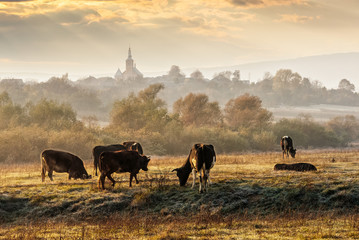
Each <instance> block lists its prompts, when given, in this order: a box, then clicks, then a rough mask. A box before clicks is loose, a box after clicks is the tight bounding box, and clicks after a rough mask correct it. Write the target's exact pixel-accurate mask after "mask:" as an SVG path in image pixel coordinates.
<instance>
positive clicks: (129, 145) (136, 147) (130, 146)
mask: <svg viewBox="0 0 359 240" xmlns="http://www.w3.org/2000/svg"><path fill="white" fill-rule="evenodd" d="M122 145H123V146H125V147H126V149H127V150H128V151H137V152H138V153H139V154H141V155H142V154H143V149H142V146H141V144H140V143H138V142H134V141H130V142H123V143H122Z"/></svg>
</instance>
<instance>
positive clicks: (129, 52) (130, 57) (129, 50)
mask: <svg viewBox="0 0 359 240" xmlns="http://www.w3.org/2000/svg"><path fill="white" fill-rule="evenodd" d="M128 59H132V54H131V46H130V47H128Z"/></svg>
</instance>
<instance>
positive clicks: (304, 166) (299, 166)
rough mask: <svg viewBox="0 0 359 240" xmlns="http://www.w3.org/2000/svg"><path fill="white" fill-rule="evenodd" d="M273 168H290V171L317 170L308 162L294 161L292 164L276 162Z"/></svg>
mask: <svg viewBox="0 0 359 240" xmlns="http://www.w3.org/2000/svg"><path fill="white" fill-rule="evenodd" d="M274 170H291V171H298V172H304V171H317V168H316V167H315V166H314V165H312V164H310V163H294V164H276V165H275V166H274Z"/></svg>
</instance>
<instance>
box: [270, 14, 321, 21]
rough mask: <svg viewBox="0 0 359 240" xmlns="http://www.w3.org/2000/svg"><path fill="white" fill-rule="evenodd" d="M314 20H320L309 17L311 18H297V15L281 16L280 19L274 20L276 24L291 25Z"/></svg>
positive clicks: (317, 17)
mask: <svg viewBox="0 0 359 240" xmlns="http://www.w3.org/2000/svg"><path fill="white" fill-rule="evenodd" d="M315 19H320V17H319V16H316V17H311V16H299V15H297V14H282V15H281V18H280V19H278V20H275V21H276V22H291V23H306V22H310V21H313V20H315Z"/></svg>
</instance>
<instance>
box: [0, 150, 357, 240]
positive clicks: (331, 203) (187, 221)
mask: <svg viewBox="0 0 359 240" xmlns="http://www.w3.org/2000/svg"><path fill="white" fill-rule="evenodd" d="M333 159H334V160H335V161H334V162H333V161H332V160H333ZM184 160H185V156H182V157H152V160H151V161H150V163H149V171H148V172H142V171H141V172H140V174H139V176H138V177H139V180H140V184H138V185H136V184H135V185H134V187H132V188H129V187H128V184H129V181H128V180H129V174H128V173H124V174H115V175H114V177H115V179H116V180H118V181H119V182H118V183H116V186H115V188H112V187H110V184H109V182H108V180H106V181H107V182H106V188H107V189H106V190H104V191H102V190H98V185H97V178H93V179H90V180H67V177H68V175H67V174H64V173H54V181H53V182H50V180H49V178H46V181H45V183H42V182H41V174H40V160H39V161H38V162H36V163H33V164H23V165H0V167H1V168H0V169H1V170H0V180H1V184H0V224H1V225H0V239H358V238H359V161H358V160H359V151H356V150H347V151H344V150H343V151H339V150H312V151H299V152H298V155H297V157H296V159H289V160H285V162H287V163H288V162H289V163H294V162H309V163H312V164H314V165H315V166H316V167H317V169H318V171H317V172H304V173H303V172H302V173H300V172H289V171H274V170H273V166H274V165H275V164H276V163H280V162H283V161H282V158H281V153H279V152H277V153H264V154H260V153H258V154H240V155H219V156H217V163H216V166H215V167H214V168H213V169H212V171H211V180H212V185H211V186H210V189H209V191H208V192H207V193H204V194H200V193H198V181H197V184H196V187H195V189H191V187H190V183H191V182H192V177H191V176H190V178H189V181H188V183H187V185H186V187H179V184H178V179H177V177H176V175H175V173H173V172H171V170H172V169H173V168H175V167H179V166H180V165H182V163H183V161H184ZM85 165H86V169H87V170H88V172H89V173H91V172H92V163H91V161H90V160H88V161H85Z"/></svg>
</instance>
